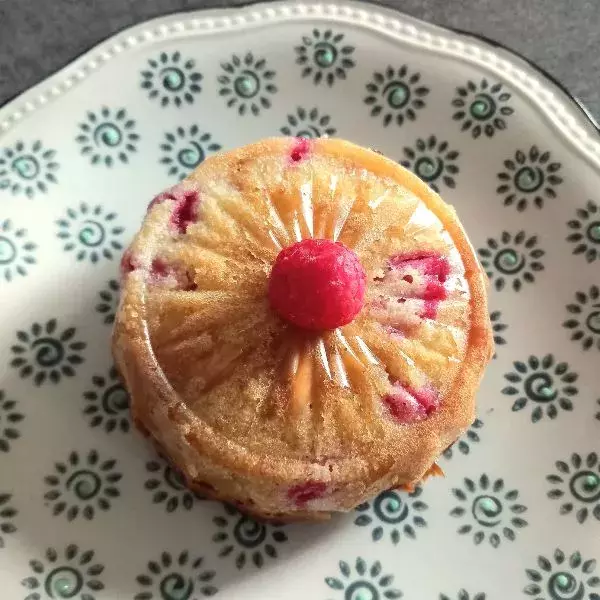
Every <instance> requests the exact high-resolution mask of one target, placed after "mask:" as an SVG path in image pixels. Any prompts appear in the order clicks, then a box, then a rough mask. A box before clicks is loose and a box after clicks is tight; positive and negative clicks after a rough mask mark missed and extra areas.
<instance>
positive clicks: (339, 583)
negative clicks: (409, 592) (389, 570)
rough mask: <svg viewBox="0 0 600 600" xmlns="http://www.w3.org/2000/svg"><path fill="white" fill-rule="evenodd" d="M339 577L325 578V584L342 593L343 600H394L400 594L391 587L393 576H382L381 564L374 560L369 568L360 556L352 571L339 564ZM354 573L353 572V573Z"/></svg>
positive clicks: (346, 566)
mask: <svg viewBox="0 0 600 600" xmlns="http://www.w3.org/2000/svg"><path fill="white" fill-rule="evenodd" d="M339 569H340V573H341V574H342V576H341V577H339V576H338V577H325V583H326V584H327V585H328V586H329V587H330V588H331V589H332V590H335V591H336V592H337V591H339V592H342V593H343V596H338V598H343V599H344V600H384V599H386V600H395V599H396V598H402V596H403V594H402V592H401V591H400V590H399V589H397V588H394V587H392V584H393V583H394V576H393V575H383V574H382V567H381V563H380V562H379V561H378V560H376V561H375V562H374V563H373V564H372V565H371V566H370V567H369V565H368V564H367V563H366V561H365V560H364V559H363V558H361V557H360V556H359V557H358V558H357V559H356V563H355V565H354V569H353V568H352V567H351V566H350V565H349V564H348V563H347V562H345V561H343V560H340V562H339ZM353 571H354V572H353Z"/></svg>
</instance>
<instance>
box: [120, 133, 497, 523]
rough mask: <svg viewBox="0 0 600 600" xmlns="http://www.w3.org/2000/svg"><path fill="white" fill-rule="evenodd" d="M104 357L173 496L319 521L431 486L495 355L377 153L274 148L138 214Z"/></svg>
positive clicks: (474, 281)
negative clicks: (187, 491) (180, 483)
mask: <svg viewBox="0 0 600 600" xmlns="http://www.w3.org/2000/svg"><path fill="white" fill-rule="evenodd" d="M121 270H122V295H121V302H120V307H119V311H118V315H117V318H116V321H115V329H114V335H113V353H114V357H115V361H116V364H117V366H118V368H119V370H120V372H121V374H122V376H123V378H124V380H125V384H126V386H127V389H128V391H129V393H130V397H131V409H132V415H133V419H134V422H135V423H136V424H137V426H138V427H139V428H140V429H141V430H142V431H143V432H144V433H145V434H146V435H148V436H149V437H150V438H152V440H153V441H154V442H155V444H156V445H157V447H158V448H159V449H160V451H161V452H162V453H163V454H164V455H165V456H166V457H167V458H168V459H169V461H171V462H172V464H173V465H174V466H175V467H176V468H177V469H179V470H180V472H181V473H182V475H183V477H184V478H185V481H186V482H187V485H188V486H189V487H190V488H191V489H193V490H195V491H197V492H199V493H202V494H204V495H206V496H209V497H212V498H216V499H220V500H223V501H227V502H230V503H232V504H235V505H236V506H237V507H238V508H240V509H241V510H243V511H246V512H247V513H250V514H252V515H255V516H257V517H262V518H266V519H271V520H279V521H291V520H316V519H321V518H326V517H328V516H329V515H330V514H331V513H332V512H334V511H348V510H350V509H352V508H354V507H355V506H356V505H358V504H359V503H361V502H364V501H366V500H367V499H369V498H371V497H372V496H374V495H376V494H378V493H379V492H381V491H383V490H386V489H390V488H398V487H403V488H408V489H410V488H411V486H414V485H415V484H417V483H418V482H420V481H421V480H422V479H423V478H424V477H426V476H427V475H429V474H432V473H436V472H439V468H438V467H437V466H436V462H435V461H436V459H437V458H438V457H439V455H440V454H441V453H442V452H443V451H444V450H445V449H446V448H447V447H449V446H450V445H451V444H452V443H454V441H455V440H456V439H457V438H458V437H459V436H460V435H461V434H462V433H463V432H464V431H465V430H466V429H467V428H468V427H469V425H470V424H471V423H472V421H473V420H474V418H475V394H476V391H477V388H478V385H479V383H480V380H481V377H482V375H483V372H484V369H485V366H486V364H487V363H488V361H489V359H490V358H491V356H492V353H493V343H492V338H491V328H490V323H489V318H488V309H487V298H486V281H485V277H484V275H483V273H482V271H481V269H480V266H479V263H478V261H477V258H476V256H475V254H474V252H473V249H472V247H471V245H470V243H469V241H468V239H467V236H466V234H465V232H464V230H463V228H462V226H461V224H460V222H459V220H458V218H457V216H456V213H455V211H454V210H453V209H452V208H451V207H450V206H448V205H447V204H445V203H444V202H443V201H442V199H441V198H440V197H439V196H438V195H437V194H436V193H435V192H433V191H432V190H431V189H430V188H429V187H428V186H427V185H426V184H424V183H423V182H421V180H420V179H418V178H417V177H416V176H414V175H413V174H412V173H410V172H409V171H407V170H406V169H404V168H403V167H401V166H400V165H399V164H397V163H396V162H394V161H392V160H389V159H388V158H385V157H384V156H382V155H381V154H380V153H378V152H374V151H371V150H367V149H364V148H361V147H359V146H356V145H354V144H351V143H349V142H346V141H342V140H335V139H315V140H307V139H296V138H274V139H267V140H263V141H260V142H258V143H255V144H251V145H249V146H245V147H242V148H238V149H236V150H232V151H230V152H223V153H219V154H216V155H214V156H212V157H210V158H208V159H206V160H205V161H204V162H203V163H202V164H200V165H199V166H198V167H197V168H196V170H195V171H194V172H192V173H191V174H190V175H189V176H188V177H187V178H186V179H185V180H183V181H182V182H181V183H180V184H179V185H177V186H175V187H174V188H171V189H169V190H167V191H166V192H163V193H161V194H159V195H158V196H157V197H156V198H155V199H154V200H152V202H150V204H149V206H148V210H147V213H146V216H145V218H144V221H143V223H142V225H141V228H140V230H139V232H138V233H137V235H136V237H135V239H134V241H133V243H132V244H131V246H130V247H129V249H128V250H127V251H126V253H125V254H124V256H123V259H122V263H121Z"/></svg>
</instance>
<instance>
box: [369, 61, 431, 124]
mask: <svg viewBox="0 0 600 600" xmlns="http://www.w3.org/2000/svg"><path fill="white" fill-rule="evenodd" d="M420 82H421V74H420V73H411V72H410V71H409V70H408V67H407V66H406V65H402V66H401V67H400V68H399V69H394V68H393V67H391V66H388V68H387V69H386V70H385V71H384V72H382V73H380V72H379V71H375V73H373V78H372V79H371V81H370V82H369V83H367V85H366V88H367V92H369V95H368V96H367V97H366V98H365V104H366V105H367V106H371V107H372V108H371V116H372V117H380V116H383V126H384V127H387V126H388V125H389V124H390V123H391V122H392V120H393V121H395V123H396V125H398V126H400V125H402V124H403V123H404V121H405V120H407V119H408V120H409V121H414V120H415V119H416V118H417V111H418V110H421V109H422V108H425V100H424V98H425V96H427V95H428V94H429V88H428V87H426V86H424V85H420Z"/></svg>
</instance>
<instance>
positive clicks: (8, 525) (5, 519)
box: [0, 493, 19, 549]
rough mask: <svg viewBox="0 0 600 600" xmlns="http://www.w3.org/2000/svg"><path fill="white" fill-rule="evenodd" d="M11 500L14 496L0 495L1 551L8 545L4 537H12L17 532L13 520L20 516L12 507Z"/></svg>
mask: <svg viewBox="0 0 600 600" xmlns="http://www.w3.org/2000/svg"><path fill="white" fill-rule="evenodd" d="M11 499H12V494H2V493H0V549H2V548H4V546H5V545H6V543H5V541H4V536H5V535H11V534H13V533H15V532H16V531H17V527H16V525H15V524H14V523H13V520H14V518H15V517H16V516H17V515H18V514H19V511H17V509H16V508H14V507H13V506H11V504H10V502H11Z"/></svg>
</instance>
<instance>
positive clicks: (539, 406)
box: [502, 354, 578, 423]
mask: <svg viewBox="0 0 600 600" xmlns="http://www.w3.org/2000/svg"><path fill="white" fill-rule="evenodd" d="M513 365H514V367H515V370H514V371H512V372H510V373H507V374H506V375H504V378H505V379H506V380H507V381H509V382H510V383H511V385H509V386H507V387H505V388H503V389H502V393H503V394H506V395H508V396H518V397H517V399H516V400H515V401H514V402H513V405H512V410H513V412H517V411H520V410H523V409H524V408H525V407H526V406H527V405H528V404H530V403H531V404H530V405H531V406H532V407H533V410H532V411H531V422H532V423H537V422H538V421H539V420H540V419H542V418H543V417H544V414H545V415H546V416H547V417H549V418H550V419H555V418H556V416H557V415H558V409H559V408H561V409H562V410H566V411H572V410H573V401H572V400H571V398H573V397H574V396H576V395H577V393H578V390H577V388H576V387H575V386H573V385H572V384H573V383H574V382H575V381H577V374H576V373H573V372H571V371H569V365H568V364H567V363H565V362H559V363H557V362H556V360H555V358H554V356H553V355H552V354H546V356H544V357H542V358H538V357H537V356H530V357H529V358H528V359H527V361H526V362H522V361H519V360H517V361H515V362H514V363H513Z"/></svg>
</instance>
